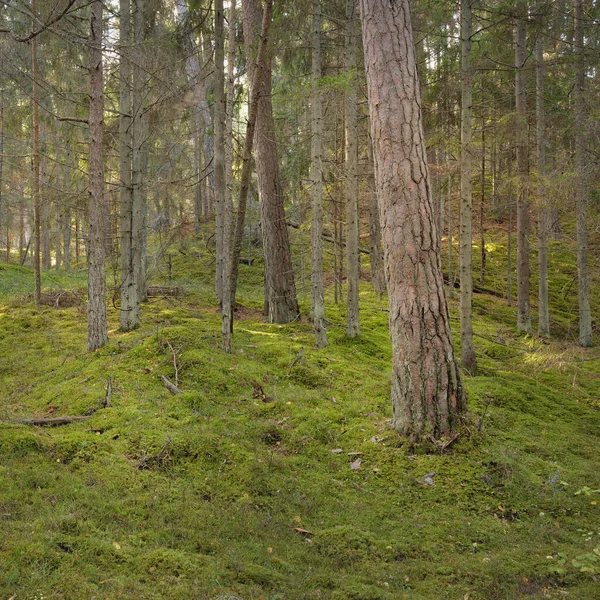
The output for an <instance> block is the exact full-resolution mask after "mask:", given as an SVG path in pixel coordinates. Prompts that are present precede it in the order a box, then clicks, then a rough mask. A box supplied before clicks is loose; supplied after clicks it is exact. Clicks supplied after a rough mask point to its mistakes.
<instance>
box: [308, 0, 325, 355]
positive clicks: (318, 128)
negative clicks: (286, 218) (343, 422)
mask: <svg viewBox="0 0 600 600" xmlns="http://www.w3.org/2000/svg"><path fill="white" fill-rule="evenodd" d="M312 5H313V15H312V37H311V41H312V90H311V145H310V154H311V163H310V179H311V186H312V187H311V199H312V230H311V234H312V239H311V245H312V264H311V272H310V281H311V310H312V317H313V326H314V330H315V344H316V346H317V348H324V347H325V346H327V327H326V325H325V298H324V284H323V142H322V138H323V99H322V94H321V89H320V88H319V80H320V79H321V77H322V74H321V0H313V3H312Z"/></svg>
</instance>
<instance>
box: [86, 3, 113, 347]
mask: <svg viewBox="0 0 600 600" xmlns="http://www.w3.org/2000/svg"><path fill="white" fill-rule="evenodd" d="M102 80H103V76H102V0H93V1H92V3H91V28H90V109H89V135H90V141H89V171H90V183H89V202H88V235H89V242H88V252H87V261H88V307H87V316H88V351H89V352H93V351H94V350H97V349H98V348H100V347H101V346H104V344H106V343H107V342H108V323H107V316H106V279H105V270H104V260H105V252H104V251H105V244H104V241H105V239H104V236H105V234H106V231H105V225H106V219H105V215H106V212H107V210H106V196H105V193H104V161H103V154H102V135H103V128H104V114H103V113H104V99H103V83H102Z"/></svg>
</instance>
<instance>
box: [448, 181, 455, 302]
mask: <svg viewBox="0 0 600 600" xmlns="http://www.w3.org/2000/svg"><path fill="white" fill-rule="evenodd" d="M452 208H453V206H452V175H449V176H448V295H449V296H450V298H451V299H452V300H454V257H453V244H454V214H453V213H454V211H453V210H452Z"/></svg>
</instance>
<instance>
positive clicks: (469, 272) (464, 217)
mask: <svg viewBox="0 0 600 600" xmlns="http://www.w3.org/2000/svg"><path fill="white" fill-rule="evenodd" d="M472 31H473V13H472V0H462V3H461V33H460V37H461V64H460V72H461V81H462V86H461V115H460V121H461V131H460V254H459V272H460V364H461V367H462V368H463V369H464V370H465V371H467V372H468V373H470V374H472V375H474V374H475V373H476V372H477V360H476V358H475V349H474V347H473V184H472V181H471V177H472V153H473V142H472V124H473V106H472V103H473V71H472V68H471V45H472V42H471V36H472Z"/></svg>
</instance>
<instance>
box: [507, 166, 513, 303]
mask: <svg viewBox="0 0 600 600" xmlns="http://www.w3.org/2000/svg"><path fill="white" fill-rule="evenodd" d="M508 164H509V168H508V179H510V178H511V168H510V165H511V164H512V161H511V160H510V159H509V161H508ZM513 204H514V202H513V192H512V188H511V190H510V192H509V194H508V225H507V230H508V231H507V234H508V244H507V248H506V253H507V261H506V300H507V304H508V306H512V277H513Z"/></svg>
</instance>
